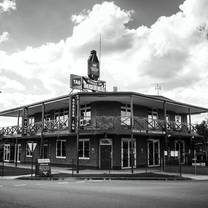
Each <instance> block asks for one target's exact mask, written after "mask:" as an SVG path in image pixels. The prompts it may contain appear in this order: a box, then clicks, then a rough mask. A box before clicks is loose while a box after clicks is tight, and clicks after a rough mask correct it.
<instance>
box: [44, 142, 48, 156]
mask: <svg viewBox="0 0 208 208" xmlns="http://www.w3.org/2000/svg"><path fill="white" fill-rule="evenodd" d="M43 158H44V159H46V158H48V144H44V145H43Z"/></svg>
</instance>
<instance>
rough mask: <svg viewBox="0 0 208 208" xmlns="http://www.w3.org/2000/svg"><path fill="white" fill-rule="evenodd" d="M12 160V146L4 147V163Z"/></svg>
mask: <svg viewBox="0 0 208 208" xmlns="http://www.w3.org/2000/svg"><path fill="white" fill-rule="evenodd" d="M9 160H10V144H5V145H4V161H6V162H9Z"/></svg>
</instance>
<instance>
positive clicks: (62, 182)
mask: <svg viewBox="0 0 208 208" xmlns="http://www.w3.org/2000/svg"><path fill="white" fill-rule="evenodd" d="M58 184H68V182H58Z"/></svg>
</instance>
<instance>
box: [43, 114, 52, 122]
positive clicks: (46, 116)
mask: <svg viewBox="0 0 208 208" xmlns="http://www.w3.org/2000/svg"><path fill="white" fill-rule="evenodd" d="M50 120H51V115H50V114H45V116H44V122H47V121H50Z"/></svg>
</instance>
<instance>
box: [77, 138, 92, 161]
mask: <svg viewBox="0 0 208 208" xmlns="http://www.w3.org/2000/svg"><path fill="white" fill-rule="evenodd" d="M89 152H90V140H89V139H80V140H79V159H89Z"/></svg>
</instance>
